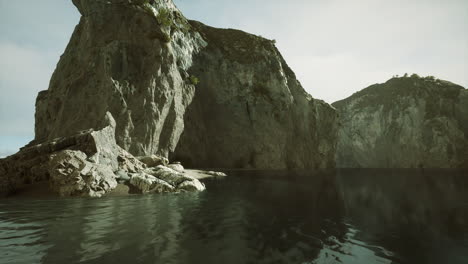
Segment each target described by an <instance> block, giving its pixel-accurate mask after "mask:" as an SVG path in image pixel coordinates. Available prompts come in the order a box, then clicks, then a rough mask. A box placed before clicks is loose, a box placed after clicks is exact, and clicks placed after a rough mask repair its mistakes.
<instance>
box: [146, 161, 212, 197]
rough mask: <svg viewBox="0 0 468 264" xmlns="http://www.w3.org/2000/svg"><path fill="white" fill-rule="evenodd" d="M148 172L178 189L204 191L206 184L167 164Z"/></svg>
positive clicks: (147, 171)
mask: <svg viewBox="0 0 468 264" xmlns="http://www.w3.org/2000/svg"><path fill="white" fill-rule="evenodd" d="M146 173H148V174H150V175H152V176H154V177H156V178H158V179H160V180H162V181H164V182H167V183H168V184H170V185H171V186H173V187H174V188H175V190H176V191H203V190H205V185H203V183H201V182H200V181H199V180H198V179H195V178H193V177H191V176H189V175H186V174H184V173H181V172H178V171H176V170H173V169H171V168H168V167H165V166H161V165H160V166H157V167H156V168H152V169H148V170H146Z"/></svg>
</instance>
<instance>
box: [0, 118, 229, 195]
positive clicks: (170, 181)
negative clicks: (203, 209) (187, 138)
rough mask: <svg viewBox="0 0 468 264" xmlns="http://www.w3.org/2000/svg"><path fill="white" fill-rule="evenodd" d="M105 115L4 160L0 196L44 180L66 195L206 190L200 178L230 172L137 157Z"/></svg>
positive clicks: (154, 157) (1, 167) (23, 149)
mask: <svg viewBox="0 0 468 264" xmlns="http://www.w3.org/2000/svg"><path fill="white" fill-rule="evenodd" d="M105 120H106V121H107V123H106V124H105V126H104V127H102V128H101V129H99V130H92V129H91V130H87V131H82V132H80V133H78V134H75V135H73V136H70V137H65V138H57V139H54V140H51V141H47V142H44V143H42V144H38V145H30V146H27V147H24V148H22V149H21V151H19V152H18V153H16V154H14V155H12V156H9V157H7V158H6V159H2V160H0V175H2V177H0V180H1V182H0V194H1V196H9V195H14V194H15V193H17V192H18V191H19V190H21V189H22V188H25V186H26V187H27V186H28V185H32V184H37V183H44V182H46V183H48V188H49V190H50V191H51V192H52V193H55V194H57V195H59V196H61V197H71V196H80V197H101V196H103V195H106V194H108V193H109V192H112V191H113V190H114V189H115V188H116V187H117V186H118V184H125V185H128V186H130V187H131V188H132V192H134V193H166V192H186V191H203V190H205V186H204V184H203V183H201V182H200V181H199V180H198V178H202V176H203V177H209V176H212V177H216V176H225V174H223V173H220V172H203V171H196V172H195V171H194V172H192V171H190V170H185V169H184V167H183V166H182V165H181V164H180V163H172V164H169V162H168V160H167V159H165V158H161V157H158V156H156V155H151V156H143V157H135V156H133V155H131V154H130V153H128V152H127V151H125V150H124V149H122V148H120V147H119V146H118V145H117V144H116V141H115V126H116V124H115V121H114V119H113V117H112V115H111V114H110V113H107V114H106V119H105Z"/></svg>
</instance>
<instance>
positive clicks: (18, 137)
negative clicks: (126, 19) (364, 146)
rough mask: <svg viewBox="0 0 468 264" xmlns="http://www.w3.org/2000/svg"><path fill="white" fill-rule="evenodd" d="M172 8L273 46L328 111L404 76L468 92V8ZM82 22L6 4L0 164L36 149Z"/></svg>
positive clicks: (28, 1)
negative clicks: (42, 99) (51, 91)
mask: <svg viewBox="0 0 468 264" xmlns="http://www.w3.org/2000/svg"><path fill="white" fill-rule="evenodd" d="M174 1H175V3H176V4H177V6H178V7H179V8H180V9H181V11H182V12H183V13H184V15H185V16H186V17H187V18H189V19H193V20H199V21H201V22H203V23H205V24H207V25H210V26H215V27H222V28H236V29H240V30H243V31H246V32H249V33H252V34H256V35H261V36H264V37H266V38H269V39H275V40H276V41H277V44H276V45H277V47H278V49H279V50H280V51H281V53H282V54H283V56H284V58H285V60H286V61H287V63H288V65H289V66H290V67H291V68H292V70H293V71H294V72H295V73H296V75H297V78H298V79H299V81H300V82H301V83H302V85H303V86H304V88H305V89H306V90H307V91H308V92H309V93H310V94H311V95H312V96H313V97H314V98H318V99H323V100H325V101H326V102H328V103H332V102H334V101H337V100H340V99H344V98H346V97H348V96H350V95H351V94H353V93H354V92H357V91H359V90H361V89H363V88H365V87H367V86H369V85H371V84H374V83H382V82H385V81H386V80H388V79H389V78H391V77H392V76H394V75H403V74H404V73H409V74H411V73H417V74H419V75H423V76H425V75H433V76H436V77H437V78H440V79H445V80H449V81H451V82H454V83H457V84H460V85H462V86H464V87H465V88H466V87H468V74H467V73H468V34H466V32H468V1H464V0H446V1H436V0H425V1H423V0H414V1H411V2H405V1H402V0H397V1H392V2H389V1H383V0H374V1H372V0H361V1H352V3H351V1H338V0H330V1H327V0H317V1H305V0H292V1H287V2H286V1H280V0H271V1H261V0H250V1H247V0H244V1H229V0H221V1H209V0H190V1H189V0H174ZM79 18H80V15H79V13H78V11H77V9H76V8H75V7H74V6H73V4H72V3H71V0H69V1H68V0H67V1H63V0H44V1H40V2H39V1H33V0H16V1H1V2H0V22H1V23H0V32H1V34H0V55H1V58H2V60H1V61H0V87H1V91H2V96H1V97H0V122H1V123H2V124H4V125H2V126H1V128H0V157H2V156H6V155H9V154H12V153H14V152H16V151H17V149H18V148H19V147H21V146H23V145H24V144H26V143H27V142H28V141H30V140H32V139H33V137H34V102H35V98H36V95H37V93H38V92H39V91H41V90H46V89H47V88H48V83H49V79H50V77H51V75H52V72H53V70H54V69H55V66H56V64H57V62H58V60H59V57H60V55H61V54H62V53H63V51H64V49H65V47H66V45H67V43H68V41H69V39H70V36H71V34H72V32H73V29H74V27H75V26H76V25H77V24H78V22H79Z"/></svg>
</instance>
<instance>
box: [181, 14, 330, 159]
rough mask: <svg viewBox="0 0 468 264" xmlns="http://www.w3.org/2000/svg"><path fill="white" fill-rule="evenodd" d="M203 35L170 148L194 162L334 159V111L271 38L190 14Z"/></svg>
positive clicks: (195, 28)
mask: <svg viewBox="0 0 468 264" xmlns="http://www.w3.org/2000/svg"><path fill="white" fill-rule="evenodd" d="M190 24H191V25H192V28H193V29H194V30H196V31H197V32H199V33H200V35H201V36H202V37H203V39H204V40H205V41H206V42H207V43H208V45H207V47H206V48H204V49H201V51H200V52H199V53H198V54H197V55H196V56H194V59H193V62H194V63H193V66H192V67H191V68H190V74H191V75H193V76H197V78H198V79H199V80H200V83H199V84H198V85H197V86H196V88H195V96H194V98H193V102H192V104H190V105H189V106H188V108H187V112H186V115H185V130H184V132H183V133H182V136H181V139H180V142H179V144H178V146H177V148H176V151H175V153H174V155H173V157H174V158H175V159H178V160H182V161H183V162H185V163H186V164H190V165H193V166H199V167H229V168H327V167H328V168H329V167H333V166H334V153H335V141H336V140H335V138H336V130H337V127H336V112H335V110H334V109H333V108H331V107H330V106H329V105H328V104H326V103H324V102H322V101H319V100H314V99H313V98H312V97H311V96H310V95H309V94H307V93H306V92H305V91H304V89H303V88H302V86H301V84H300V83H299V82H298V81H297V79H296V77H295V75H294V73H293V72H292V70H291V69H290V68H289V67H288V65H287V64H286V62H285V61H284V59H283V57H282V56H281V54H280V53H279V51H278V50H277V49H276V47H275V45H274V42H273V41H271V40H267V39H264V38H261V37H258V36H255V35H251V34H248V33H245V32H242V31H239V30H233V29H217V28H212V27H209V26H206V25H203V24H201V23H199V22H195V21H191V22H190Z"/></svg>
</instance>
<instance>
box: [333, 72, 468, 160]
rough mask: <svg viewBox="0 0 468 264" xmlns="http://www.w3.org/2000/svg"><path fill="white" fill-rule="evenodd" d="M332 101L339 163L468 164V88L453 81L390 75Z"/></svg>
mask: <svg viewBox="0 0 468 264" xmlns="http://www.w3.org/2000/svg"><path fill="white" fill-rule="evenodd" d="M333 106H335V107H336V108H337V109H338V111H339V113H340V122H341V128H340V132H339V143H338V150H337V165H338V166H339V167H351V168H353V167H354V168H356V167H359V168H460V167H464V168H466V167H468V91H467V90H466V89H464V88H463V87H461V86H459V85H456V84H453V83H451V82H448V81H443V80H438V79H435V78H433V77H426V78H421V77H419V76H417V75H412V76H411V77H402V78H393V79H390V80H389V81H387V82H386V83H383V84H375V85H372V86H370V87H368V88H366V89H364V90H362V91H360V92H357V93H355V94H354V95H352V96H351V97H349V98H347V99H345V100H342V101H338V102H336V103H334V104H333Z"/></svg>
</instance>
